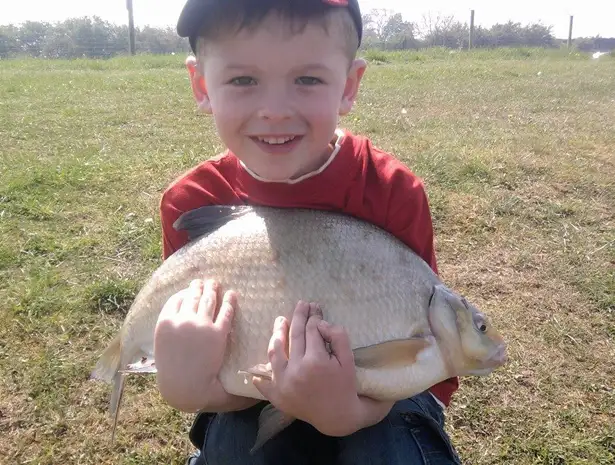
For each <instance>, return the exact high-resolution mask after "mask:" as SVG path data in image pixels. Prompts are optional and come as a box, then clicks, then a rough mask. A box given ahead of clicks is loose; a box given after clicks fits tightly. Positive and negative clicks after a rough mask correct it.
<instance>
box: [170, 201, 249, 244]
mask: <svg viewBox="0 0 615 465" xmlns="http://www.w3.org/2000/svg"><path fill="white" fill-rule="evenodd" d="M251 211H253V208H252V207H251V206H248V205H206V206H204V207H199V208H195V209H194V210H189V211H187V212H185V213H183V214H182V215H181V216H180V217H179V218H177V220H176V221H175V223H173V228H175V230H176V231H186V232H187V233H188V238H189V240H193V239H195V238H197V237H200V236H203V235H205V234H209V233H211V232H213V231H215V230H216V229H218V228H219V227H221V226H223V225H225V224H226V223H228V222H229V221H231V220H234V219H237V218H239V217H241V216H243V215H245V214H247V213H250V212H251Z"/></svg>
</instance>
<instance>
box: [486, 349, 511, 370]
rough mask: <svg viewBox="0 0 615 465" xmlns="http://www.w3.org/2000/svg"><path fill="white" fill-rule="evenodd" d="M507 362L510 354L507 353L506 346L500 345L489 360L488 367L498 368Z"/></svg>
mask: <svg viewBox="0 0 615 465" xmlns="http://www.w3.org/2000/svg"><path fill="white" fill-rule="evenodd" d="M507 361H508V354H507V353H506V344H500V345H499V346H498V348H497V349H496V350H495V351H494V352H493V353H492V354H491V355H490V356H489V358H488V359H487V366H488V367H492V368H497V367H500V366H502V365H504V364H505V363H506V362H507Z"/></svg>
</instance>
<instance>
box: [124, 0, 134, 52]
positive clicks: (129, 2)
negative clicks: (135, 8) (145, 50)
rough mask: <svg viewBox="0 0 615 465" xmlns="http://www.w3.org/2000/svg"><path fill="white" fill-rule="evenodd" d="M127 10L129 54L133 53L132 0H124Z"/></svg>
mask: <svg viewBox="0 0 615 465" xmlns="http://www.w3.org/2000/svg"><path fill="white" fill-rule="evenodd" d="M126 9H127V10H128V37H129V39H130V54H131V55H134V54H135V22H134V18H133V14H132V0H126Z"/></svg>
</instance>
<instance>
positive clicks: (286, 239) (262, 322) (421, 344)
mask: <svg viewBox="0 0 615 465" xmlns="http://www.w3.org/2000/svg"><path fill="white" fill-rule="evenodd" d="M173 227H174V228H175V229H176V230H178V231H186V233H187V236H188V242H187V243H186V244H185V245H184V246H183V247H182V248H180V249H178V250H177V251H176V252H175V253H173V254H172V255H171V256H169V257H168V258H167V259H166V260H165V261H164V262H162V264H161V265H160V266H159V267H158V268H157V269H156V270H155V271H154V272H153V274H152V275H151V276H150V277H149V279H148V280H147V281H146V283H145V284H144V285H143V287H142V288H141V289H140V290H139V292H138V293H137V295H136V297H135V299H134V301H133V302H132V304H131V307H130V309H129V311H128V313H127V315H126V317H125V319H124V322H123V324H122V326H121V328H120V329H119V331H118V332H117V334H116V335H115V337H114V338H113V340H112V341H111V342H110V343H109V345H108V347H107V348H106V349H105V350H104V352H103V353H102V355H101V356H100V358H99V360H98V362H97V364H96V366H95V368H94V370H93V371H92V373H91V378H94V379H98V380H104V381H106V382H108V383H112V384H113V387H112V392H111V397H110V406H109V411H110V413H111V415H113V416H114V423H113V432H112V440H113V437H114V434H115V429H116V427H117V421H118V414H119V406H120V402H121V398H122V393H123V389H124V384H125V377H126V376H127V375H131V374H153V373H156V367H155V359H154V353H153V341H154V330H155V326H156V322H157V319H158V316H159V314H160V312H161V310H162V308H163V306H164V304H165V303H166V302H167V300H168V299H169V298H170V297H171V296H172V295H174V294H175V293H177V292H179V291H181V290H183V289H185V288H186V287H188V285H189V284H190V282H191V281H192V280H194V279H203V280H207V279H212V280H215V281H217V282H218V283H219V284H220V285H221V286H222V288H224V289H232V290H234V291H235V292H236V293H237V295H238V301H239V303H238V308H237V309H236V311H235V313H234V316H233V321H232V330H231V333H230V334H229V338H228V343H227V347H226V351H225V355H224V360H223V364H222V368H221V369H220V372H219V379H220V381H221V383H222V386H223V387H224V389H225V390H226V391H227V392H228V393H230V394H234V395H237V396H244V397H249V398H253V399H259V400H266V399H265V398H264V397H263V395H262V394H261V393H260V392H259V391H258V390H257V389H256V387H255V386H254V384H253V383H251V382H249V378H250V377H254V376H260V377H263V378H268V377H269V378H270V377H271V371H270V369H269V367H268V365H267V361H268V357H267V348H268V345H269V340H270V338H271V333H272V327H273V323H274V321H275V319H276V318H277V317H278V316H285V317H286V318H288V319H289V320H290V319H291V318H292V314H293V311H294V309H295V307H296V305H297V303H298V302H299V301H304V302H316V303H317V304H318V305H319V307H320V309H321V311H322V314H323V317H324V319H326V321H328V322H329V323H331V324H333V325H340V326H342V327H343V328H344V329H345V331H346V332H347V334H348V337H349V339H350V343H351V348H352V350H353V356H354V364H355V373H356V385H357V391H358V394H359V395H363V396H368V397H371V398H373V399H376V400H382V401H385V400H387V401H397V400H402V399H406V398H409V397H412V396H414V395H416V394H419V393H421V392H424V391H426V390H428V389H429V388H430V387H431V386H433V385H435V384H437V383H439V382H441V381H444V380H446V379H448V378H452V377H462V376H486V375H489V374H491V373H492V372H493V371H494V370H496V369H497V368H499V367H501V366H503V365H504V364H505V363H506V362H507V359H508V357H507V353H506V347H507V344H506V342H505V340H504V338H503V336H502V335H501V334H500V332H499V331H498V330H497V329H496V328H495V327H494V325H493V324H492V323H491V321H490V318H489V317H488V316H487V315H486V314H485V313H484V312H481V311H480V310H479V309H478V308H477V307H476V306H475V305H473V304H472V303H470V302H469V301H468V300H467V299H466V298H465V297H464V296H462V295H461V294H459V293H458V292H455V291H454V290H453V289H451V288H450V287H449V286H447V285H446V284H445V283H444V282H443V281H442V280H441V278H440V277H439V276H438V274H436V273H435V272H434V270H433V269H432V268H431V267H430V266H429V265H428V263H427V262H426V261H425V260H423V259H422V258H421V257H420V256H419V255H417V254H416V253H415V252H414V251H413V250H412V249H411V248H410V247H408V246H407V245H406V244H405V243H403V242H402V241H401V240H400V239H398V238H397V237H396V236H394V235H393V234H391V233H389V232H388V231H386V230H385V229H383V228H381V227H379V226H377V225H375V224H373V223H371V222H368V221H366V220H363V219H361V218H358V217H355V216H353V215H350V214H347V213H341V212H335V211H326V210H319V209H306V208H278V207H268V206H253V205H208V206H204V207H200V208H197V209H194V210H190V211H188V212H185V213H183V214H182V215H181V216H180V217H179V218H178V219H177V221H176V222H175V223H174V224H173ZM195 356H198V355H197V354H195ZM292 421H294V419H292V418H290V417H288V416H287V415H285V414H284V413H283V412H280V411H279V410H277V409H275V407H273V406H272V405H271V404H268V405H267V406H266V407H265V408H264V409H263V410H262V412H261V414H260V417H259V426H258V431H257V433H256V438H255V442H254V446H253V448H252V452H255V451H256V450H258V449H259V448H260V447H262V446H263V444H265V443H266V442H267V441H268V440H269V439H271V438H272V437H274V436H275V435H276V434H278V433H279V432H280V431H281V430H283V429H284V428H286V427H287V426H288V425H289V424H290V423H292Z"/></svg>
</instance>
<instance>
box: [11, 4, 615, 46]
mask: <svg viewBox="0 0 615 465" xmlns="http://www.w3.org/2000/svg"><path fill="white" fill-rule="evenodd" d="M183 3H184V0H133V5H134V18H135V24H136V25H137V26H145V25H147V24H149V25H152V26H171V27H174V26H175V22H176V20H177V17H178V15H179V12H180V10H181V8H182V6H183ZM359 3H360V5H361V9H362V11H363V12H367V11H369V10H371V9H372V8H386V9H389V10H393V11H395V12H399V13H401V14H402V16H403V17H404V19H405V20H406V21H414V22H419V23H420V20H421V16H422V15H423V14H424V13H427V12H431V13H432V16H434V15H436V14H438V13H440V14H442V15H453V16H455V17H456V18H457V19H459V20H461V21H464V22H465V21H469V18H470V10H471V9H474V10H475V16H474V22H475V24H476V25H481V26H485V27H490V26H491V25H492V24H494V23H497V22H500V23H504V22H506V21H508V20H513V21H516V22H520V23H521V24H522V25H525V24H528V23H534V22H541V23H542V24H544V25H546V26H549V25H552V26H553V33H554V35H555V36H556V37H557V38H562V39H564V38H566V37H568V23H569V17H570V15H574V26H573V37H579V36H581V37H588V36H595V35H600V36H602V37H615V1H613V0H515V1H508V2H502V3H500V2H493V1H492V0H471V1H468V0H459V1H454V0H431V1H429V2H415V1H412V0H359ZM94 15H97V16H99V17H101V18H102V19H104V20H107V21H110V22H114V23H126V22H127V17H128V16H127V12H126V2H125V0H51V1H50V0H17V1H10V0H0V24H9V23H13V24H17V23H21V22H23V21H26V20H32V21H50V22H54V21H61V20H64V19H66V18H69V17H79V16H94Z"/></svg>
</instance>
